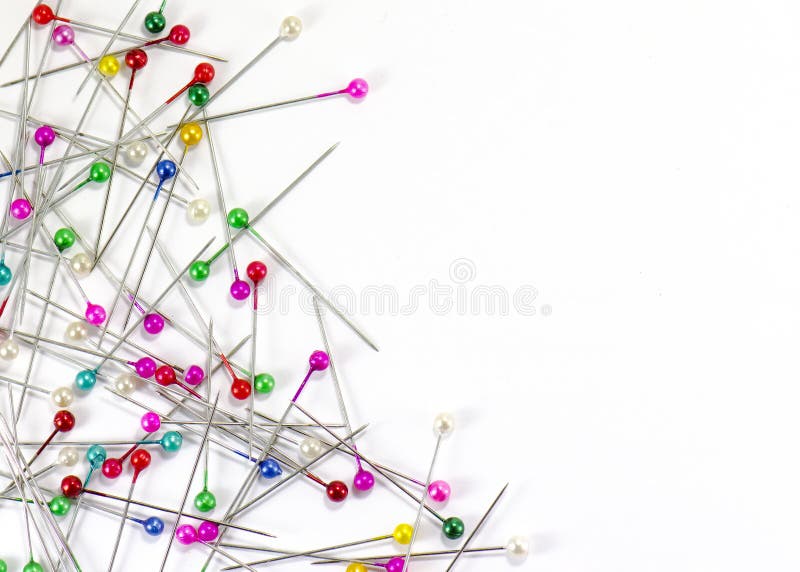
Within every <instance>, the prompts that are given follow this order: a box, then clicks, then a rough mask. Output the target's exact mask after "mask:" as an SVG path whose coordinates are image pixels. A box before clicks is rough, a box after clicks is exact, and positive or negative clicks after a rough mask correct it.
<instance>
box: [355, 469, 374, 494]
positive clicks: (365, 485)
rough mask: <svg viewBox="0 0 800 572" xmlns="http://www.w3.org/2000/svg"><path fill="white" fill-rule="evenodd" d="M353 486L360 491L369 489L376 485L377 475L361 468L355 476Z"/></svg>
mask: <svg viewBox="0 0 800 572" xmlns="http://www.w3.org/2000/svg"><path fill="white" fill-rule="evenodd" d="M353 486H354V487H355V488H356V490H358V491H361V492H365V491H368V490H370V489H371V488H372V487H374V486H375V475H373V474H372V473H370V472H369V471H366V470H364V469H359V470H358V472H357V473H356V476H355V478H353Z"/></svg>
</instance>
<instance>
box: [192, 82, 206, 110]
mask: <svg viewBox="0 0 800 572" xmlns="http://www.w3.org/2000/svg"><path fill="white" fill-rule="evenodd" d="M186 95H187V96H188V97H189V101H191V102H192V103H193V104H195V105H196V106H197V107H203V106H204V105H205V104H206V102H207V101H208V99H209V98H210V97H211V95H210V94H209V93H208V88H207V87H206V86H204V85H203V84H202V83H196V84H194V85H193V86H192V87H190V88H189V91H187V92H186Z"/></svg>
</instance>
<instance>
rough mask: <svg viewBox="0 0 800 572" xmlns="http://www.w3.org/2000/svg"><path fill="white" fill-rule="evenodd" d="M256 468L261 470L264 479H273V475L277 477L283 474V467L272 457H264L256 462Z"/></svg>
mask: <svg viewBox="0 0 800 572" xmlns="http://www.w3.org/2000/svg"><path fill="white" fill-rule="evenodd" d="M258 470H259V471H260V472H261V476H262V477H264V478H265V479H274V478H275V477H279V476H281V475H282V474H283V469H281V466H280V465H279V464H278V461H276V460H275V459H273V458H271V457H270V458H269V459H264V460H263V461H261V462H260V463H259V464H258Z"/></svg>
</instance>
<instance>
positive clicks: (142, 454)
mask: <svg viewBox="0 0 800 572" xmlns="http://www.w3.org/2000/svg"><path fill="white" fill-rule="evenodd" d="M150 460H151V457H150V453H148V452H147V451H145V450H144V449H136V450H135V451H134V452H133V454H132V455H131V466H132V467H133V479H132V480H131V488H130V489H129V490H128V496H127V497H126V500H125V509H124V510H123V512H122V519H121V521H120V523H119V530H118V531H117V539H116V541H115V542H114V550H113V551H112V553H111V563H110V564H109V565H108V569H109V571H110V570H111V569H112V568H113V567H114V560H115V558H116V556H117V550H119V542H120V539H121V538H122V531H123V529H124V527H125V520H126V519H127V517H128V510H129V509H130V506H131V503H130V500H131V497H132V496H133V489H134V488H135V487H136V481H137V480H138V478H139V475H140V474H141V473H142V471H144V470H145V469H146V468H147V467H149V466H150Z"/></svg>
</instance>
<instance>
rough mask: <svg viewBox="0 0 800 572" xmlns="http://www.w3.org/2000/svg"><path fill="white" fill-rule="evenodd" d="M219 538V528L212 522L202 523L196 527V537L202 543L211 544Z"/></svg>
mask: <svg viewBox="0 0 800 572" xmlns="http://www.w3.org/2000/svg"><path fill="white" fill-rule="evenodd" d="M217 536H219V527H218V526H217V525H216V524H214V523H213V522H208V521H205V520H204V521H203V522H201V523H200V526H198V527H197V537H198V538H199V539H200V540H201V541H203V542H213V541H214V540H216V538H217Z"/></svg>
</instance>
